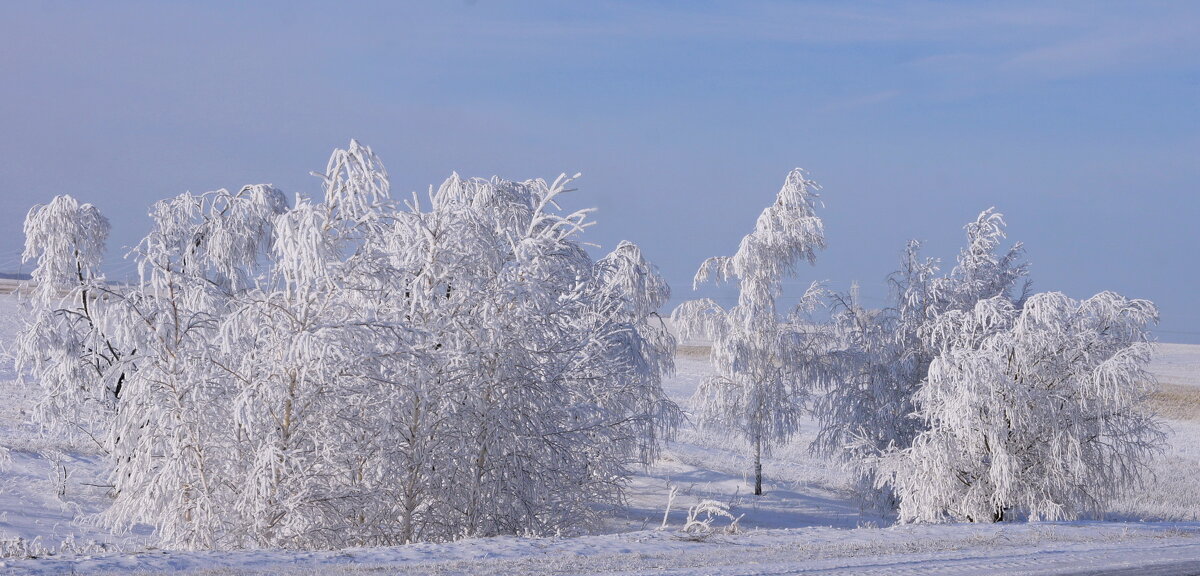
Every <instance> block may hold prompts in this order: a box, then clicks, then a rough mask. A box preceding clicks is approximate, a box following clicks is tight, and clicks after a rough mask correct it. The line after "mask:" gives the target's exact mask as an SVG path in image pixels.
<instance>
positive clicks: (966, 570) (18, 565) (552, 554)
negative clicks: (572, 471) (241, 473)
mask: <svg viewBox="0 0 1200 576" xmlns="http://www.w3.org/2000/svg"><path fill="white" fill-rule="evenodd" d="M77 572H87V573H128V572H138V573H178V572H190V573H200V574H243V573H270V574H295V575H316V574H320V575H322V576H325V575H332V574H367V573H371V574H433V575H450V574H463V575H474V576H486V575H500V574H594V575H621V574H677V575H682V576H693V575H695V576H699V575H708V574H711V575H727V576H767V575H783V574H821V575H826V574H838V575H848V574H861V575H871V574H888V575H908V574H939V575H948V576H954V575H973V574H1009V575H1016V574H1033V575H1068V574H1138V575H1139V576H1141V575H1146V576H1150V575H1159V574H1161V575H1167V574H1197V573H1200V526H1197V525H1187V526H1183V525H1178V526H1172V527H1167V526H1163V525H1133V524H1130V525H1118V524H1111V523H1107V524H1100V523H1096V524H1087V523H1083V524H1049V525H1007V526H962V527H955V529H954V530H946V529H945V528H944V527H929V526H924V527H922V526H908V527H899V528H895V529H885V530H878V529H874V530H869V529H860V530H839V529H833V528H806V529H799V530H765V531H759V532H751V533H745V534H741V535H737V536H720V537H714V538H713V539H710V540H708V541H704V542H692V541H686V540H681V539H679V538H678V537H677V535H676V534H675V533H673V532H669V531H666V532H660V531H641V532H632V533H624V534H612V535H606V536H592V537H584V538H574V539H522V538H492V539H483V540H470V541H463V542H455V543H451V544H444V545H427V544H421V545H413V546H403V547H397V548H378V549H353V550H345V551H339V552H310V553H285V552H278V551H260V552H172V553H169V554H167V553H157V552H145V553H140V554H125V555H110V556H95V557H77V558H71V559H41V560H17V561H8V563H7V564H5V565H4V566H3V567H0V574H3V573H32V574H71V573H77Z"/></svg>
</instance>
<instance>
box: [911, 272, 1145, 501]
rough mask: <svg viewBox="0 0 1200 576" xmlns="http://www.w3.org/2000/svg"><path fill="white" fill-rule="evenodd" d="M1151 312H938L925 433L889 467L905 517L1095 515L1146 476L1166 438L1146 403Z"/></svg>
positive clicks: (995, 303) (997, 305) (1039, 301)
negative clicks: (1149, 461) (1155, 453)
mask: <svg viewBox="0 0 1200 576" xmlns="http://www.w3.org/2000/svg"><path fill="white" fill-rule="evenodd" d="M1156 318H1157V310H1156V309H1155V308H1154V305H1153V304H1151V303H1150V302H1148V301H1145V300H1129V299H1126V298H1124V297H1122V296H1119V295H1117V294H1114V293H1111V292H1103V293H1100V294H1098V295H1096V296H1094V297H1092V298H1089V299H1087V300H1083V301H1076V300H1073V299H1071V298H1068V297H1066V296H1064V295H1063V294H1061V293H1057V292H1049V293H1041V294H1037V295H1034V296H1032V297H1031V298H1030V299H1029V300H1028V302H1026V303H1025V305H1024V306H1023V307H1021V308H1018V307H1016V306H1014V305H1013V303H1012V302H1011V301H1009V300H1007V299H1005V298H1003V297H996V298H990V299H986V300H981V301H979V302H978V303H977V304H976V305H975V306H974V307H973V308H972V309H971V310H966V311H960V310H955V311H951V312H948V313H946V314H944V315H942V316H941V317H939V318H938V320H937V321H936V323H935V324H934V326H933V327H932V329H931V332H932V333H931V338H932V341H933V343H934V345H935V346H936V348H937V350H938V356H937V358H936V359H935V360H934V361H933V363H932V364H931V366H930V369H929V377H928V379H927V382H926V383H925V385H924V386H923V387H922V388H921V390H920V392H919V393H918V395H917V404H918V406H919V409H918V412H917V414H918V416H919V417H920V418H921V419H922V420H923V421H924V422H925V424H926V426H927V430H926V431H924V432H923V433H921V434H920V435H919V436H918V437H917V438H916V439H915V440H914V442H913V444H912V446H911V447H910V448H908V449H907V450H905V451H904V452H901V453H899V454H897V455H896V457H895V458H894V459H893V461H892V462H891V463H890V467H891V469H892V473H893V474H894V479H893V481H894V483H895V489H896V491H897V493H898V495H899V496H900V519H901V520H902V521H920V522H936V521H944V520H957V521H963V520H965V521H972V522H988V521H1000V520H1008V519H1015V518H1025V517H1027V518H1029V519H1031V520H1061V519H1074V518H1078V517H1079V516H1081V515H1085V514H1092V515H1097V514H1099V513H1101V512H1102V511H1103V510H1104V507H1105V505H1106V504H1107V503H1108V502H1110V501H1111V500H1112V499H1113V498H1114V497H1116V496H1118V495H1119V494H1121V493H1122V491H1123V490H1125V489H1127V488H1129V487H1130V486H1133V485H1136V484H1137V483H1138V482H1140V480H1141V479H1142V477H1143V474H1144V470H1146V469H1147V468H1146V461H1147V459H1148V458H1149V457H1150V456H1151V455H1152V454H1153V453H1154V452H1155V451H1156V450H1158V449H1159V448H1160V447H1161V446H1162V443H1163V433H1162V431H1161V429H1160V428H1159V425H1158V424H1156V422H1155V420H1154V419H1153V417H1152V414H1151V413H1150V412H1149V411H1148V410H1147V408H1146V405H1145V400H1146V399H1147V398H1148V396H1149V395H1150V394H1151V393H1152V392H1153V390H1154V384H1153V382H1154V379H1153V377H1152V376H1151V375H1150V374H1148V373H1147V372H1146V370H1145V367H1146V364H1147V362H1148V361H1149V360H1150V354H1151V348H1150V345H1149V343H1148V335H1147V332H1146V328H1147V326H1148V325H1149V324H1150V323H1152V322H1154V321H1155V320H1156Z"/></svg>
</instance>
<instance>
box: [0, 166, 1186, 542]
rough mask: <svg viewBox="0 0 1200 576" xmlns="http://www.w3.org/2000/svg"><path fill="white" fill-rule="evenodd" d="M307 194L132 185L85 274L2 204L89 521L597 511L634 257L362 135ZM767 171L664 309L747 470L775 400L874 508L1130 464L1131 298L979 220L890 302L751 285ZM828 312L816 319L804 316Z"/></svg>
mask: <svg viewBox="0 0 1200 576" xmlns="http://www.w3.org/2000/svg"><path fill="white" fill-rule="evenodd" d="M322 179H323V183H324V197H323V198H321V199H319V200H317V199H312V198H305V197H300V196H297V197H296V198H295V199H294V200H293V201H291V202H289V201H288V199H287V198H286V197H285V196H284V195H283V193H282V192H280V191H279V190H277V189H275V188H273V187H271V186H269V185H256V186H246V187H244V188H242V189H241V190H239V191H238V192H236V193H230V192H228V191H226V190H218V191H215V192H209V193H206V194H201V195H192V194H183V195H181V196H178V197H175V198H172V199H168V200H164V201H161V202H158V203H157V204H155V205H154V207H153V208H152V210H151V216H152V217H153V219H154V226H153V229H152V230H151V231H150V233H149V234H148V235H147V236H146V237H145V239H143V240H142V242H141V243H140V244H139V245H138V246H137V247H136V248H134V249H133V250H132V251H131V253H130V257H131V258H133V259H134V260H135V261H136V262H137V264H138V266H139V271H140V272H139V281H138V283H136V284H134V285H130V286H114V285H110V284H108V283H106V282H105V280H104V276H103V274H102V272H101V270H100V264H101V260H102V254H103V251H104V246H105V241H106V238H107V235H108V230H109V226H108V222H107V220H106V219H105V218H104V217H103V216H102V215H101V214H100V213H99V211H97V210H96V208H95V207H93V206H90V205H86V204H84V205H80V204H79V203H78V202H76V201H75V200H74V199H72V198H71V197H69V196H60V197H58V198H55V199H54V200H53V201H52V202H50V203H49V204H47V205H44V206H37V207H34V208H33V209H32V210H31V211H30V213H29V216H28V218H27V220H26V225H25V231H26V251H25V258H26V259H32V260H36V262H37V269H36V270H35V271H34V273H33V276H34V280H35V281H36V287H37V288H36V290H35V292H34V293H33V295H32V300H33V303H34V312H35V314H34V316H33V318H32V320H31V321H30V323H29V324H28V326H27V328H26V330H25V331H24V332H23V333H22V334H21V336H20V338H19V340H18V342H17V347H16V353H15V357H16V358H17V362H18V368H19V370H20V372H21V373H22V374H27V375H29V376H30V377H32V378H33V379H35V380H36V381H37V382H38V384H39V385H40V386H42V387H43V389H44V391H45V394H44V395H43V399H42V401H41V402H40V403H39V404H38V407H37V417H38V418H39V419H40V420H41V421H42V422H44V423H47V424H48V425H49V426H52V427H54V430H55V431H56V432H59V433H72V434H75V433H78V434H85V435H87V436H90V437H91V438H92V439H94V440H95V441H96V442H97V443H98V444H99V445H100V446H101V447H102V448H103V449H104V450H105V451H106V452H107V453H108V454H109V456H110V461H111V464H112V483H113V486H114V488H113V494H114V501H113V504H112V506H111V507H110V508H109V509H108V510H107V511H105V512H104V513H103V516H102V520H103V521H104V522H106V523H107V524H109V525H111V526H114V527H123V526H129V525H132V524H136V523H148V524H152V525H154V526H155V527H156V528H157V530H158V532H159V534H160V535H161V537H162V539H163V541H164V543H165V544H166V545H168V546H176V547H200V548H236V547H265V546H272V547H275V546H282V547H341V546H349V545H371V544H395V543H406V542H414V541H443V540H449V539H454V538H460V537H464V536H477V535H494V534H548V533H563V532H568V533H569V532H574V531H579V530H585V529H587V528H588V526H590V525H591V524H592V523H593V522H594V521H596V520H598V519H599V517H600V515H602V514H603V513H604V510H605V508H606V507H610V506H614V505H618V504H620V502H621V499H622V489H623V486H624V482H625V481H626V479H627V478H628V476H629V474H630V467H631V466H633V465H635V464H636V463H639V462H641V463H647V462H650V461H652V460H653V459H654V458H655V457H656V454H657V451H658V450H659V448H660V445H661V443H662V442H663V441H664V440H666V439H669V438H670V437H671V435H672V433H673V430H674V429H675V427H676V426H677V425H678V424H679V422H680V419H681V413H680V411H679V409H678V407H676V406H675V405H674V404H673V403H672V402H671V401H670V400H668V399H667V398H666V396H665V395H664V393H663V391H662V387H661V381H662V378H663V377H664V376H665V375H669V374H670V373H671V372H672V370H673V355H674V349H675V341H674V337H673V336H672V335H671V334H670V333H669V332H668V331H667V330H666V329H665V326H664V324H663V322H662V321H661V320H660V319H659V318H658V315H657V311H658V309H659V308H660V307H661V306H663V305H664V304H665V303H666V301H667V300H668V298H669V295H670V291H669V288H668V286H667V284H666V282H664V280H663V279H662V277H661V276H659V274H658V272H657V270H656V269H655V267H654V266H653V265H651V264H650V263H649V262H647V261H646V259H645V258H644V257H643V256H642V254H641V251H640V250H639V249H638V247H637V246H636V245H634V244H631V243H622V244H620V245H619V246H617V248H616V249H615V250H613V251H612V253H610V254H608V255H607V256H605V257H603V258H600V259H599V260H593V259H592V258H591V257H590V256H589V255H588V253H587V252H586V251H585V250H584V247H583V246H582V245H581V244H580V242H579V240H578V238H579V236H580V234H581V233H582V232H583V231H584V229H585V228H586V227H588V226H589V225H590V224H591V222H590V221H589V220H588V211H586V210H585V211H577V212H565V211H563V210H562V209H561V208H560V207H559V205H558V204H557V201H558V199H559V197H560V196H561V195H562V194H564V193H566V192H569V189H568V186H569V185H570V183H571V181H572V179H570V178H566V177H565V176H564V177H560V178H558V179H557V180H555V181H554V182H552V183H547V182H545V181H542V180H534V181H527V182H510V181H505V180H501V179H498V178H492V179H490V180H482V179H462V178H460V177H458V176H457V175H453V176H451V177H450V178H449V179H448V180H446V181H445V183H443V184H442V186H441V187H440V188H439V189H438V190H436V191H433V190H432V189H431V190H430V192H429V194H428V196H427V198H425V199H422V198H420V197H418V196H417V195H415V194H414V195H413V196H412V197H411V198H408V199H405V200H404V201H402V202H401V201H397V200H395V199H393V198H392V197H391V195H390V193H389V189H388V188H389V185H388V178H387V173H386V171H385V170H384V168H383V165H382V164H381V163H380V161H379V159H378V158H377V157H376V156H375V155H374V154H373V153H372V152H371V150H370V149H369V148H367V147H364V146H361V145H359V144H358V143H357V142H351V145H350V147H349V149H347V150H337V151H335V152H334V154H333V155H332V157H331V158H330V161H329V164H328V166H327V168H326V171H325V173H324V174H323V175H322ZM818 190H819V187H818V186H817V185H816V184H815V183H814V182H813V181H811V180H810V179H808V177H807V175H806V174H805V173H804V172H803V171H801V170H799V169H797V170H794V171H792V172H791V173H790V174H788V176H787V178H786V180H785V182H784V185H783V188H782V189H781V190H780V192H779V194H778V196H777V198H776V201H775V202H774V203H773V204H772V205H771V206H769V207H768V208H767V209H766V210H764V211H763V213H762V215H761V216H760V217H759V219H758V221H757V223H756V225H755V229H754V231H753V232H752V233H751V234H749V235H747V236H746V237H745V238H744V239H743V240H742V242H741V244H740V246H739V247H738V250H737V252H736V253H735V254H734V255H733V256H732V257H720V258H711V259H709V260H707V261H706V262H705V263H704V264H703V265H702V266H701V268H700V271H699V272H698V273H697V275H696V280H695V281H696V283H697V284H699V283H702V282H709V281H716V282H736V283H737V286H738V288H739V298H738V302H737V304H736V305H735V306H733V307H732V308H730V309H728V310H726V309H724V308H722V307H721V306H720V305H718V304H717V303H716V302H714V301H712V300H697V301H691V302H685V303H683V304H682V305H680V306H679V307H678V308H676V310H675V312H674V314H673V317H674V319H675V321H676V325H677V326H678V327H679V329H680V331H681V332H682V334H683V335H684V336H685V337H690V336H693V335H703V336H705V337H708V338H710V339H711V340H712V343H713V348H712V355H711V359H712V362H713V366H714V368H715V370H714V373H713V374H712V375H711V376H710V377H708V378H706V379H705V380H704V381H703V383H702V384H701V385H700V387H699V389H698V391H697V393H696V401H697V405H698V406H699V408H700V410H699V415H700V417H701V421H702V422H704V423H707V424H713V425H720V426H724V427H726V428H728V429H731V430H735V431H737V432H738V433H740V434H742V435H743V436H744V437H745V438H746V439H747V440H748V441H749V444H750V445H751V446H752V447H753V451H754V454H753V457H754V468H755V478H756V479H755V494H761V493H762V456H763V455H764V454H765V453H767V452H769V450H770V449H771V448H772V446H774V445H777V444H778V443H780V442H786V441H788V440H789V439H791V438H792V437H793V436H794V435H795V433H796V432H797V431H798V428H799V426H800V424H801V422H802V420H803V419H804V417H805V416H806V415H808V414H809V413H810V412H811V413H812V414H815V416H816V418H817V419H818V421H819V423H820V432H819V434H818V435H817V437H816V439H815V441H814V442H813V445H812V447H813V449H814V450H816V451H817V452H819V453H821V454H825V455H827V456H829V457H831V458H836V459H838V460H840V461H842V462H845V463H846V464H847V465H848V466H849V467H850V468H851V469H852V470H853V471H854V472H855V475H856V477H857V478H858V480H859V486H860V488H861V491H862V493H863V494H864V496H866V497H867V498H868V500H870V501H871V502H873V503H874V504H876V505H878V506H880V507H882V508H884V509H897V510H898V512H899V517H900V519H901V520H902V521H943V520H968V521H996V520H1002V519H1009V518H1018V517H1028V518H1044V519H1058V518H1073V517H1076V516H1078V515H1080V514H1086V513H1092V512H1098V511H1100V510H1102V508H1103V506H1104V504H1105V503H1106V502H1107V501H1108V500H1110V499H1111V498H1112V497H1113V496H1114V495H1116V494H1118V493H1120V491H1121V490H1123V489H1125V488H1127V487H1128V486H1130V485H1131V484H1133V483H1136V482H1138V481H1139V479H1140V474H1141V471H1142V470H1143V468H1144V467H1143V466H1142V464H1143V463H1144V461H1145V459H1146V458H1147V457H1148V456H1149V455H1151V454H1152V453H1153V452H1154V451H1155V450H1156V449H1157V447H1158V446H1160V445H1161V442H1162V432H1161V431H1160V430H1159V428H1158V427H1157V425H1156V424H1155V421H1154V420H1153V419H1152V417H1151V415H1150V414H1149V413H1148V412H1146V411H1145V409H1144V408H1143V401H1144V400H1145V398H1146V396H1147V395H1148V394H1150V393H1151V392H1152V388H1151V387H1152V382H1153V379H1152V378H1150V377H1149V376H1148V375H1147V374H1146V373H1145V370H1144V368H1145V365H1146V362H1147V361H1148V359H1149V355H1150V348H1149V344H1148V343H1147V331H1146V330H1147V326H1148V325H1149V324H1150V323H1152V322H1154V321H1155V319H1156V314H1157V312H1156V310H1155V308H1154V306H1153V305H1152V304H1150V303H1149V302H1146V301H1143V300H1128V299H1125V298H1123V297H1121V296H1119V295H1116V294H1113V293H1108V292H1105V293H1102V294H1099V295H1097V296H1095V297H1093V298H1090V299H1088V300H1084V301H1076V300H1072V299H1070V298H1067V297H1066V296H1064V295H1062V294H1059V293H1043V294H1031V293H1030V290H1029V283H1028V281H1027V280H1026V277H1027V266H1026V264H1025V263H1024V262H1022V247H1021V245H1020V244H1017V245H1015V246H1012V247H1011V248H1009V249H1008V250H1002V249H1001V244H1002V242H1003V240H1004V237H1005V234H1004V221H1003V219H1002V218H1001V216H1000V214H998V213H996V212H994V211H993V210H988V211H985V212H984V213H982V214H981V215H980V216H979V218H978V219H977V220H976V221H975V222H973V223H971V224H969V225H968V226H967V240H968V243H967V246H966V248H964V249H963V251H962V253H961V255H960V256H959V258H958V262H957V265H956V266H955V267H954V268H953V269H952V270H951V271H950V272H949V273H947V274H944V275H942V274H941V273H940V270H939V269H938V265H937V262H936V261H933V260H930V259H926V258H922V256H921V255H920V245H919V244H918V243H916V242H912V243H910V244H909V245H908V247H907V250H906V251H905V253H904V257H903V259H902V261H901V267H900V269H899V270H898V271H897V272H895V273H893V274H892V275H891V277H890V284H891V287H892V293H891V299H890V302H889V303H888V305H887V306H885V307H884V308H882V309H869V308H867V307H864V306H863V305H862V304H861V302H860V301H859V298H858V295H857V291H856V290H854V289H852V290H851V291H850V293H847V294H836V293H830V292H829V291H827V290H825V289H824V288H823V287H822V286H820V285H819V284H815V283H814V284H813V286H812V287H810V289H809V290H808V291H807V293H806V294H805V296H804V297H803V299H802V302H801V304H800V305H799V306H797V307H796V308H795V309H793V310H790V311H786V313H784V314H781V311H780V310H778V307H777V301H778V299H779V297H780V296H781V294H782V290H783V283H784V281H785V280H786V279H787V278H789V277H790V276H792V275H794V274H795V273H796V270H797V268H798V267H799V266H800V265H801V264H802V263H803V262H809V263H813V262H815V259H816V254H817V252H818V251H819V250H821V249H822V248H824V246H825V237H824V228H823V224H822V221H821V219H820V217H819V216H818V215H817V210H818V208H819V207H820V201H819V196H818V194H817V191H818ZM823 302H832V303H833V312H832V316H831V320H830V321H829V322H824V323H821V322H816V321H814V320H813V318H812V317H811V315H810V312H811V311H812V310H813V308H814V307H815V306H817V305H818V304H820V303H823Z"/></svg>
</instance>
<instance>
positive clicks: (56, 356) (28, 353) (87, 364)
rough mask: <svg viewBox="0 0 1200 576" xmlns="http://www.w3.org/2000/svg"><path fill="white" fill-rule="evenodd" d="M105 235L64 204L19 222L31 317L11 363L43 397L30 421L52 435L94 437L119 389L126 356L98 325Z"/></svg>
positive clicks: (82, 212) (93, 216)
mask: <svg viewBox="0 0 1200 576" xmlns="http://www.w3.org/2000/svg"><path fill="white" fill-rule="evenodd" d="M108 233H109V223H108V220H107V219H106V218H104V216H103V215H101V214H100V211H99V210H97V209H96V207H95V206H92V205H91V204H80V203H79V202H78V201H77V200H75V199H74V198H72V197H70V196H58V197H56V198H54V200H53V201H51V202H50V203H49V204H46V205H38V206H34V207H33V208H32V209H30V211H29V214H28V215H27V216H26V218H25V251H24V254H23V258H24V260H25V261H29V260H34V261H36V263H37V266H36V267H35V268H34V270H33V273H32V280H33V285H34V287H33V290H32V293H31V294H30V296H31V301H32V305H33V311H34V313H33V315H32V318H31V320H30V321H29V323H28V324H27V325H26V328H25V330H23V331H22V333H21V334H20V335H19V336H18V338H17V340H16V348H15V350H14V357H15V358H16V360H17V369H18V370H17V372H18V374H21V375H27V374H31V373H32V374H36V375H37V379H38V382H39V383H40V385H41V387H42V389H43V390H44V392H45V393H44V394H43V395H42V397H41V399H40V401H39V402H38V403H37V404H36V406H35V412H36V416H37V419H38V420H39V421H43V422H46V423H48V424H50V425H52V426H54V427H55V429H54V431H55V432H56V433H60V434H63V433H65V434H75V433H79V432H82V433H84V434H87V435H90V436H92V437H93V438H95V435H96V434H101V433H102V429H100V428H96V427H94V426H93V425H92V423H93V422H94V421H95V418H96V417H97V415H106V414H110V413H111V412H112V411H113V410H114V409H115V406H116V402H117V400H118V398H119V397H120V396H121V394H122V391H123V390H122V388H123V386H124V383H125V379H124V372H123V371H122V370H121V369H120V366H121V365H122V364H123V362H124V361H125V357H126V356H128V352H127V351H126V350H124V349H121V348H119V347H117V346H116V345H114V344H113V341H112V339H111V336H110V335H109V334H108V332H107V328H108V327H107V326H105V324H104V322H103V320H102V319H103V317H104V314H105V310H106V309H107V308H108V307H109V306H110V304H111V302H112V301H113V299H114V297H113V294H112V292H111V291H110V290H109V289H108V287H107V285H106V284H105V281H104V276H103V274H101V272H100V262H101V260H102V259H103V256H104V249H105V241H106V240H107V238H108ZM60 414H70V417H69V418H58V417H57V416H58V415H60Z"/></svg>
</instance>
